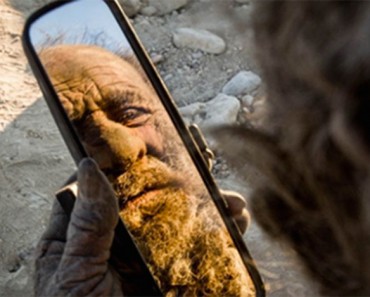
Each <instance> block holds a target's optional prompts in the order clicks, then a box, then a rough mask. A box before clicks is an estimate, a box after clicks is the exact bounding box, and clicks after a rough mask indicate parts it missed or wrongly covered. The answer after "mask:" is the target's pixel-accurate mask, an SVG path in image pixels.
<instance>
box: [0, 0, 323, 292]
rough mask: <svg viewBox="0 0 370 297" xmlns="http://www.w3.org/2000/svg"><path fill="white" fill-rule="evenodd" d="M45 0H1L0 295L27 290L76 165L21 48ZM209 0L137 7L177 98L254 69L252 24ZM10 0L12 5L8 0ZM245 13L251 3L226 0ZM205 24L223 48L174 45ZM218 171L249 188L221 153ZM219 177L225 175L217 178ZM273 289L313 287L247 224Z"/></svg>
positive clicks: (206, 92) (144, 34) (204, 95)
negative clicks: (177, 33)
mask: <svg viewBox="0 0 370 297" xmlns="http://www.w3.org/2000/svg"><path fill="white" fill-rule="evenodd" d="M41 2H42V1H25V0H22V1H20V0H19V1H14V2H12V3H11V4H10V3H9V1H4V0H2V1H0V14H1V20H0V40H1V43H0V44H1V48H0V188H1V192H0V295H1V296H28V295H29V292H30V291H31V288H32V279H31V277H30V276H31V270H32V267H33V266H32V262H31V253H32V252H33V250H34V247H35V245H36V242H37V241H38V239H39V238H40V236H41V234H42V232H43V231H44V229H45V227H46V222H47V220H48V217H49V213H50V210H51V206H52V201H53V199H54V198H53V193H54V192H55V190H56V189H58V188H59V187H60V186H61V185H62V184H63V183H64V181H65V180H66V179H67V178H68V177H69V176H70V175H71V173H73V172H74V171H75V170H76V168H75V166H74V164H73V161H72V159H71V157H70V154H69V152H68V150H67V149H66V147H65V145H64V143H63V141H62V139H61V137H60V134H59V132H58V130H57V128H56V126H55V124H54V122H53V119H52V117H51V115H50V113H49V111H48V109H47V107H46V104H45V102H44V100H43V98H42V95H41V92H40V91H39V88H38V86H37V83H36V81H35V79H34V77H33V75H32V73H31V71H30V69H29V66H27V61H26V58H25V57H24V54H23V50H22V48H21V40H20V36H21V31H22V29H23V24H24V19H25V17H26V16H28V15H29V14H30V13H31V12H32V11H33V10H35V9H37V8H38V7H40V6H41V5H42V3H41ZM214 2H215V1H214V0H203V1H192V2H190V3H189V4H188V5H187V6H185V7H184V8H182V9H180V10H179V11H175V12H172V13H170V14H167V15H164V16H150V17H149V16H143V15H140V14H139V15H137V16H136V17H135V18H134V19H133V24H134V26H135V28H136V29H137V31H138V33H139V36H140V37H141V39H142V40H143V42H144V44H145V45H146V46H147V48H148V51H149V52H150V54H151V55H152V56H154V57H156V56H157V57H158V56H162V58H161V62H160V63H159V64H157V65H158V68H159V71H160V73H161V75H162V76H163V77H164V79H165V81H166V83H167V84H168V86H169V88H170V89H171V91H172V93H173V94H174V98H175V99H176V101H177V102H178V104H179V105H180V106H184V105H186V104H187V103H190V102H195V101H202V102H206V101H208V100H209V99H211V98H212V97H213V96H214V95H216V94H217V93H219V92H220V90H221V88H222V87H223V86H224V85H225V83H226V82H227V81H228V80H229V79H230V78H231V77H232V76H233V75H234V74H236V73H237V72H238V71H239V70H249V69H253V70H255V71H257V70H256V69H254V62H253V60H251V59H250V58H249V53H250V51H251V48H252V44H251V43H250V42H249V35H250V33H249V30H246V32H238V31H235V22H234V21H233V18H232V16H233V14H232V13H229V12H228V13H227V14H225V13H224V14H223V13H221V14H220V10H219V9H217V7H216V5H215V6H212V5H210V4H212V3H214ZM13 5H15V6H13ZM227 7H229V8H230V9H231V12H233V13H235V14H239V15H244V14H245V16H246V17H244V19H246V20H248V14H249V11H250V7H249V5H248V4H244V5H243V4H237V3H234V1H231V0H230V1H229V4H228V5H227ZM182 26H183V27H193V28H202V29H209V30H211V31H212V32H214V33H216V34H218V35H219V36H221V37H222V38H224V39H225V41H226V44H227V49H226V52H224V53H223V54H220V55H210V54H204V53H200V52H199V51H194V50H189V49H179V48H176V47H175V46H174V45H173V43H172V33H171V32H172V30H173V29H175V28H178V27H182ZM215 172H216V173H217V176H216V177H218V178H219V180H220V184H221V185H222V188H227V189H233V190H237V191H240V192H242V193H243V194H245V195H246V196H247V194H248V191H247V190H246V189H245V187H244V186H243V187H242V186H240V184H238V183H237V178H236V177H234V176H233V175H232V174H229V173H228V172H229V171H228V170H227V168H226V167H225V166H224V163H223V162H221V160H217V162H216V164H215ZM221 178H222V179H221ZM245 239H246V241H247V242H248V247H249V248H250V250H251V252H252V254H253V256H254V257H255V259H256V260H257V262H258V264H259V268H260V269H261V274H262V276H263V277H264V279H265V280H266V283H267V287H268V289H269V292H270V295H271V296H312V295H317V294H316V293H315V292H316V291H315V289H314V288H313V286H312V284H307V282H306V281H305V280H304V279H303V278H302V277H301V274H300V268H299V266H298V265H297V264H296V262H295V259H294V255H293V252H292V251H291V250H289V249H287V248H286V247H283V248H281V247H280V246H279V245H278V244H273V243H271V242H269V241H268V240H267V239H266V238H265V237H264V235H263V234H261V232H260V231H259V229H258V228H257V227H256V226H255V225H253V224H252V227H251V228H250V230H249V231H248V233H247V235H246V236H245Z"/></svg>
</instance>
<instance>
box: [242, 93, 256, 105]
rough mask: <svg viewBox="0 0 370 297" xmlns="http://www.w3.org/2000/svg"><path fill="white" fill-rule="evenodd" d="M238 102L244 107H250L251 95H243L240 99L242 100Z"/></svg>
mask: <svg viewBox="0 0 370 297" xmlns="http://www.w3.org/2000/svg"><path fill="white" fill-rule="evenodd" d="M240 101H241V103H242V104H243V105H244V106H252V105H253V102H254V97H253V96H251V95H245V96H243V97H242V99H240Z"/></svg>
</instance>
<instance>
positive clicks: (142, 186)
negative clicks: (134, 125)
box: [114, 157, 255, 296]
mask: <svg viewBox="0 0 370 297" xmlns="http://www.w3.org/2000/svg"><path fill="white" fill-rule="evenodd" d="M114 188H115V190H116V194H117V196H118V197H119V200H120V201H121V211H120V216H121V218H122V219H123V221H124V222H125V225H126V226H127V228H128V229H129V230H130V232H131V234H132V235H133V237H134V238H135V240H136V242H137V244H138V247H139V249H140V251H141V253H142V255H143V257H144V258H145V260H146V262H147V264H148V266H149V268H150V270H151V272H152V274H153V276H154V278H155V279H156V281H157V283H158V284H159V286H160V288H161V290H162V292H163V293H164V294H165V296H254V295H255V291H254V287H253V283H252V282H251V279H250V277H249V275H248V274H247V272H246V269H245V267H244V264H243V263H242V261H241V258H240V256H239V254H238V252H237V251H236V249H235V247H234V246H233V243H232V240H231V238H230V236H229V234H228V233H227V231H226V229H225V227H224V225H223V222H222V220H221V218H220V217H219V215H218V213H217V212H216V210H215V208H214V205H213V202H211V201H210V202H208V203H204V199H203V198H197V197H196V196H194V195H190V194H188V191H187V190H186V189H185V186H184V185H183V183H182V182H181V179H180V178H178V177H177V176H176V174H174V172H172V171H171V170H170V169H169V168H168V167H167V165H166V164H164V163H162V162H160V161H158V160H156V159H155V158H150V157H148V158H146V159H145V160H144V159H143V160H142V161H140V162H138V163H137V164H134V165H133V166H131V168H130V170H129V171H128V172H125V173H124V174H123V175H121V176H120V177H118V178H117V179H116V181H115V183H114ZM148 191H156V192H155V195H151V196H145V195H144V196H143V197H140V193H143V192H148ZM138 195H139V196H138ZM128 197H137V198H136V200H135V199H132V198H131V199H130V198H128ZM122 201H124V203H122Z"/></svg>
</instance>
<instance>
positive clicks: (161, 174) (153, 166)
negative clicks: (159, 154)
mask: <svg viewBox="0 0 370 297" xmlns="http://www.w3.org/2000/svg"><path fill="white" fill-rule="evenodd" d="M105 173H106V175H107V177H108V179H109V180H110V182H111V183H112V185H113V189H114V191H115V193H116V195H117V198H118V200H119V206H120V209H122V208H124V207H126V205H127V204H128V203H129V204H130V205H138V204H139V203H141V202H144V201H148V200H149V199H153V198H155V197H156V196H159V195H160V192H162V191H164V190H166V189H168V188H174V187H176V188H179V187H183V182H182V180H181V178H179V176H178V174H176V173H175V172H174V171H173V170H172V169H170V168H169V167H168V165H167V164H165V163H163V162H161V161H159V160H158V159H156V158H153V157H147V158H146V160H143V161H139V162H137V163H134V164H133V165H132V166H131V167H130V168H129V169H128V170H127V171H125V172H123V173H121V174H120V173H119V172H118V171H117V170H115V171H112V170H110V171H105Z"/></svg>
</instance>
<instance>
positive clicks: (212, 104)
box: [199, 94, 240, 128]
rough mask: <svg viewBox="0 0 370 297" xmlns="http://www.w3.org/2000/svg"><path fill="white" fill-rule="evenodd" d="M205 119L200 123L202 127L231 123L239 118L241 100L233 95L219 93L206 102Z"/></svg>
mask: <svg viewBox="0 0 370 297" xmlns="http://www.w3.org/2000/svg"><path fill="white" fill-rule="evenodd" d="M205 109H206V112H207V113H206V116H205V119H204V120H203V121H202V122H201V123H199V125H200V126H201V127H202V128H209V127H214V126H217V125H231V124H234V123H235V122H236V120H237V117H238V113H239V109H240V102H239V100H238V99H237V98H235V97H233V96H228V95H225V94H218V95H217V96H216V97H215V98H214V99H212V100H210V101H208V102H207V103H206V107H205Z"/></svg>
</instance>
